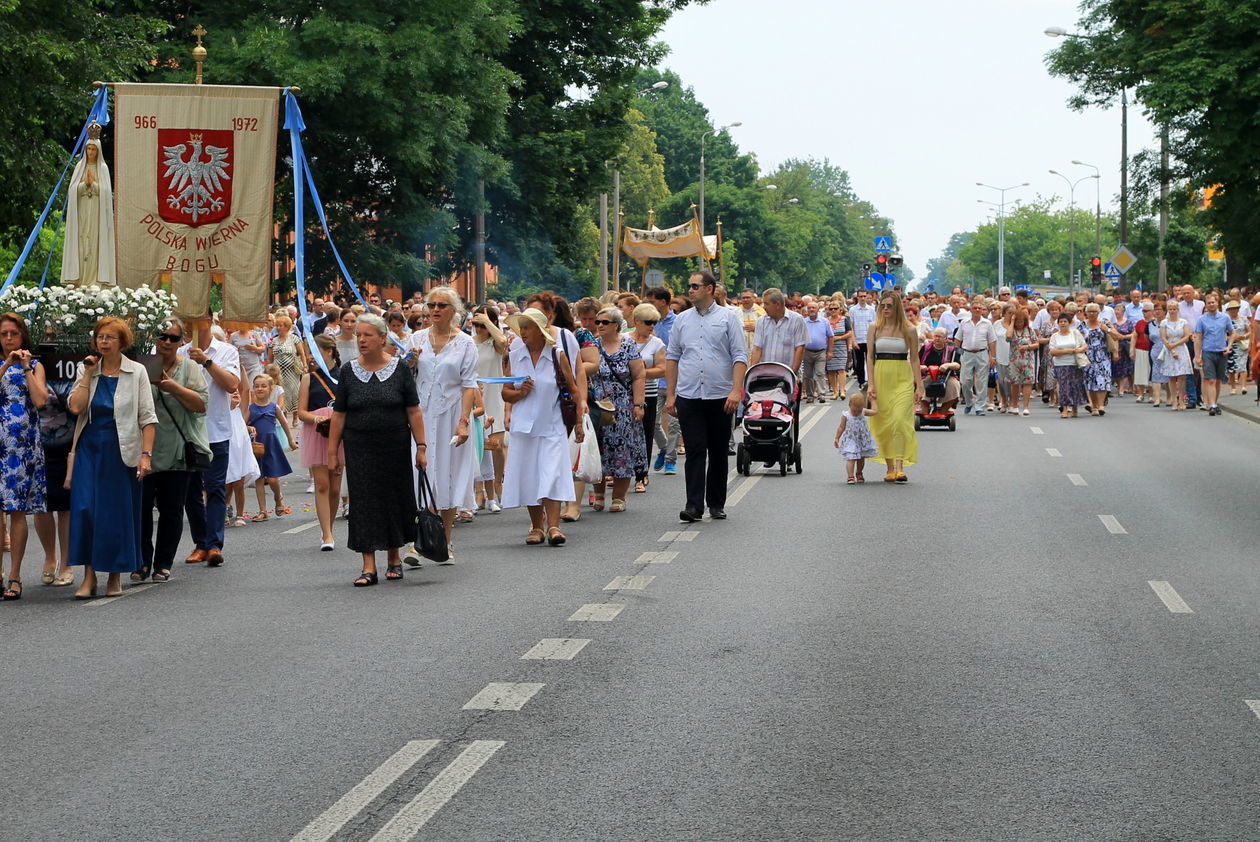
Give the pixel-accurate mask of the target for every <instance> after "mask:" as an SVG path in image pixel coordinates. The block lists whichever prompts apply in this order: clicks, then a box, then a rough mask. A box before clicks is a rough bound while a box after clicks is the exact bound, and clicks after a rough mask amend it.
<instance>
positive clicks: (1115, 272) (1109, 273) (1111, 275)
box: [1103, 263, 1120, 280]
mask: <svg viewBox="0 0 1260 842" xmlns="http://www.w3.org/2000/svg"><path fill="white" fill-rule="evenodd" d="M1103 277H1104V278H1107V279H1109V280H1115V279H1117V278H1119V277H1120V267H1119V266H1117V265H1116V264H1114V263H1104V264H1103Z"/></svg>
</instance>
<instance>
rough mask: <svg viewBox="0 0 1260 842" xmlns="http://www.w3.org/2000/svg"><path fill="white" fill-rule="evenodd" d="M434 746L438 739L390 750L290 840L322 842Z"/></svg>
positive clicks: (413, 741) (333, 834) (418, 741)
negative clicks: (386, 758)
mask: <svg viewBox="0 0 1260 842" xmlns="http://www.w3.org/2000/svg"><path fill="white" fill-rule="evenodd" d="M437 745H438V740H412V741H411V742H409V743H407V744H406V745H405V746H403V747H402V748H400V749H399V750H398V751H397V752H395V753H394V756H393V757H391V758H389V759H388V760H386V761H385V762H384V763H382V764H381V765H380V766H377V767H376V769H375V770H373V771H372V773H371V774H370V775H368V776H367V777H366V778H364V779H363V780H362V781H360V782H359V783H358V784H357V785H356V786H355V787H354V789H352V790H350V791H349V792H347V793H346V794H345V795H343V796H341V797H340V798H338V799H337V801H336V803H334V804H333V805H332V806H331V807H329V808H328V809H327V810H325V811H324V812H322V813H320V815H319V817H318V818H316V819H315V821H313V822H311V823H310V824H308V825H307V826H306V827H304V828H303V829H302V832H301V833H299V834H298V835H297V836H294V837H293V840H292V842H326V840H328V839H331V838H332V837H333V836H335V835H336V834H337V831H339V830H341V828H342V827H344V826H345V824H346V822H348V821H350V819H352V818H354V817H355V816H356V815H357V814H358V813H359V811H360V810H362V809H363V808H364V807H366V806H367V805H369V804H371V803H372V802H373V801H374V800H376V797H377V796H378V795H380V794H381V793H382V792H384V791H385V790H386V789H388V788H389V787H390V785H391V784H393V783H394V781H396V780H398V778H400V777H401V776H402V774H403V773H404V772H406V771H407V770H408V769H410V768H411V767H412V766H414V765H416V762H417V761H419V760H420V758H422V757H424V756H425V755H426V754H428V753H429V752H430V751H432V750H433V749H434V748H436V747H437Z"/></svg>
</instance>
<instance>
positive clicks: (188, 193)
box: [162, 134, 232, 225]
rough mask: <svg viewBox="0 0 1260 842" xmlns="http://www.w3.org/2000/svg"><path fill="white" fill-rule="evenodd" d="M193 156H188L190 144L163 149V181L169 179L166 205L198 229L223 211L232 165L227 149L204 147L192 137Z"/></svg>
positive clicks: (224, 147)
mask: <svg viewBox="0 0 1260 842" xmlns="http://www.w3.org/2000/svg"><path fill="white" fill-rule="evenodd" d="M188 139H189V141H190V143H191V144H192V153H191V154H188V157H187V159H185V157H184V156H185V155H186V154H187V153H188V144H185V143H181V144H178V145H176V146H163V147H162V152H163V153H164V154H165V155H166V158H165V160H163V161H162V163H163V164H164V165H165V166H166V172H165V173H163V174H162V178H169V179H170V182H169V183H168V184H167V187H166V193H167V195H166V204H167V207H168V208H170V209H171V210H172V211H176V212H177V213H179V214H181V215H182V216H187V217H188V221H189V222H191V223H192V224H193V225H196V224H197V223H198V221H199V219H200V218H201V217H203V216H209V215H212V214H217V213H218V212H219V211H220V210H222V209H223V199H222V198H221V197H222V195H223V194H224V192H225V187H224V182H225V181H230V180H231V176H230V175H228V170H229V169H230V168H231V166H232V162H231V161H229V160H228V157H229V153H230V150H229V149H228V147H226V146H211V145H208V144H207V145H205V146H204V147H203V141H202V138H201V136H200V135H196V134H193V135H189V138H188Z"/></svg>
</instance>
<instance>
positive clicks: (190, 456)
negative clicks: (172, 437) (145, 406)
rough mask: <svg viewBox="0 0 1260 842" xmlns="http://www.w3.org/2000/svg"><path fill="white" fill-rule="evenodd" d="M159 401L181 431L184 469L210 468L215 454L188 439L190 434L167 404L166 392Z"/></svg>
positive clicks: (176, 429) (199, 469)
mask: <svg viewBox="0 0 1260 842" xmlns="http://www.w3.org/2000/svg"><path fill="white" fill-rule="evenodd" d="M158 403H160V404H162V408H163V409H165V410H166V414H167V415H169V416H170V418H171V421H172V422H173V423H174V424H175V432H177V433H179V437H180V439H181V440H183V442H184V470H185V471H208V470H210V465H211V463H213V462H214V454H213V453H211V452H210V451H208V450H202V449H201V448H199V447H197V444H196V443H195V442H191V441H189V440H188V436H186V435H184V431H183V430H182V429H181V428H180V426H179V422H178V421H176V420H175V413H173V412H171V408H170V407H169V406H167V405H166V394H165V393H163V394H160V395H158Z"/></svg>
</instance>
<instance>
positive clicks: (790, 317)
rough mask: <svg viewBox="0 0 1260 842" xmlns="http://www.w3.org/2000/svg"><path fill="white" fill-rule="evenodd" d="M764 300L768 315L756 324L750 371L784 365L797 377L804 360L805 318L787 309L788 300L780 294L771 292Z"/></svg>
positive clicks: (763, 295) (776, 291) (749, 364)
mask: <svg viewBox="0 0 1260 842" xmlns="http://www.w3.org/2000/svg"><path fill="white" fill-rule="evenodd" d="M761 300H762V301H763V302H765V307H766V314H765V315H764V316H762V317H761V318H760V319H758V320H757V329H756V330H755V331H754V332H753V343H752V344H753V348H752V357H751V359H749V361H748V367H749V368H752V367H753V366H755V365H756V364H757V363H761V362H770V363H783V364H784V365H785V366H787V367H788V368H790V369H792V372H793V373H794V374H795V373H796V372H798V371H800V368H801V361H802V360H804V359H805V317H804V316H802V315H801V314H800V313H794V312H792V311H791V310H789V309H787V296H786V295H784V294H783V292H782V291H781V290H777V289H768V290H766V291H765V292H764V293H762V296H761Z"/></svg>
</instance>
